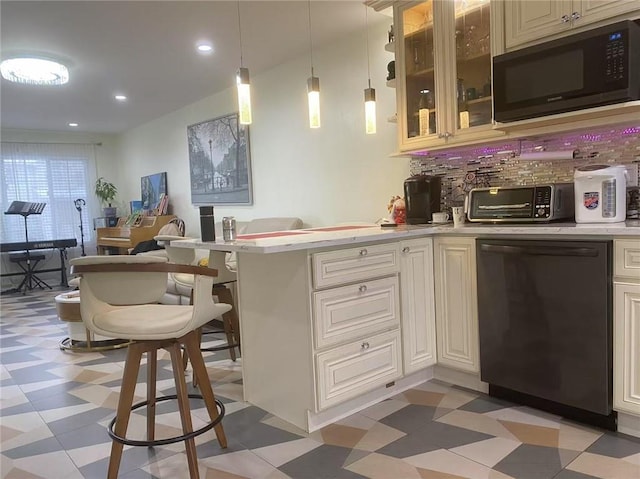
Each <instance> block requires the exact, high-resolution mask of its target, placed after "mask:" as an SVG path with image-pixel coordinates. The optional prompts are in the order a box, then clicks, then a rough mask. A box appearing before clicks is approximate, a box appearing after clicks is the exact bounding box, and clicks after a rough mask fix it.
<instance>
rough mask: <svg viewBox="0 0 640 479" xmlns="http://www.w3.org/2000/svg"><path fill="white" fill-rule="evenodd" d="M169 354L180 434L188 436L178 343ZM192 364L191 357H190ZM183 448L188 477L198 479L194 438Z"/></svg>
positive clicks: (186, 400) (188, 417)
mask: <svg viewBox="0 0 640 479" xmlns="http://www.w3.org/2000/svg"><path fill="white" fill-rule="evenodd" d="M167 349H168V350H169V353H170V354H171V365H172V366H173V375H174V379H175V382H176V395H177V396H178V407H179V408H180V420H181V421H182V432H183V434H188V433H190V432H193V425H192V422H191V408H190V407H189V396H188V395H187V383H186V382H185V379H184V372H183V369H182V354H181V350H180V343H178V342H175V343H173V344H172V345H171V346H170V347H168V348H167ZM191 358H192V359H191V361H192V363H193V357H192V356H191ZM184 442H185V448H186V452H187V462H188V463H189V477H190V478H191V479H199V478H200V473H199V471H198V456H197V455H196V442H195V439H194V438H191V439H186V440H185V441H184Z"/></svg>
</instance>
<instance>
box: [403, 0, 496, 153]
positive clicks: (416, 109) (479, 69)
mask: <svg viewBox="0 0 640 479" xmlns="http://www.w3.org/2000/svg"><path fill="white" fill-rule="evenodd" d="M494 10H495V8H494V5H493V4H492V3H490V2H489V0H471V1H466V2H461V1H456V2H453V1H452V2H443V1H435V0H426V1H422V2H395V5H394V15H393V16H394V30H395V32H396V41H395V43H396V77H397V83H396V103H397V109H398V143H399V149H400V151H403V152H415V151H420V150H422V149H426V148H430V149H433V148H444V147H447V146H454V145H462V144H468V143H474V142H478V141H481V140H483V139H490V138H497V137H499V136H501V135H503V133H502V132H499V131H496V130H493V129H492V102H491V55H492V54H496V53H501V52H499V51H496V46H494V45H498V43H497V42H494V41H493V36H494V35H497V37H498V38H500V37H501V29H502V22H501V21H495V22H494Z"/></svg>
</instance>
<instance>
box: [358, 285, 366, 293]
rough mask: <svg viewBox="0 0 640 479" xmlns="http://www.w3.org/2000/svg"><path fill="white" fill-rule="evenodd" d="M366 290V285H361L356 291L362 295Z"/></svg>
mask: <svg viewBox="0 0 640 479" xmlns="http://www.w3.org/2000/svg"><path fill="white" fill-rule="evenodd" d="M366 290H367V285H366V284H363V285H362V286H360V287H359V288H358V291H360V292H361V293H364V292H365V291H366Z"/></svg>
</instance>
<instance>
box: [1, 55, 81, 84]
mask: <svg viewBox="0 0 640 479" xmlns="http://www.w3.org/2000/svg"><path fill="white" fill-rule="evenodd" d="M0 73H1V74H2V78H4V79H5V80H9V81H12V82H15V83H24V84H26V85H64V84H65V83H67V82H68V81H69V70H68V69H67V67H66V66H64V65H62V64H61V63H58V62H55V61H53V60H46V59H44V58H26V57H23V58H22V57H21V58H9V59H7V60H4V61H3V62H2V64H0Z"/></svg>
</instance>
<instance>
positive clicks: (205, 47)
mask: <svg viewBox="0 0 640 479" xmlns="http://www.w3.org/2000/svg"><path fill="white" fill-rule="evenodd" d="M196 48H197V50H198V51H199V52H200V53H211V52H212V51H213V47H212V46H211V45H210V44H209V43H199V44H198V45H197V46H196Z"/></svg>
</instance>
